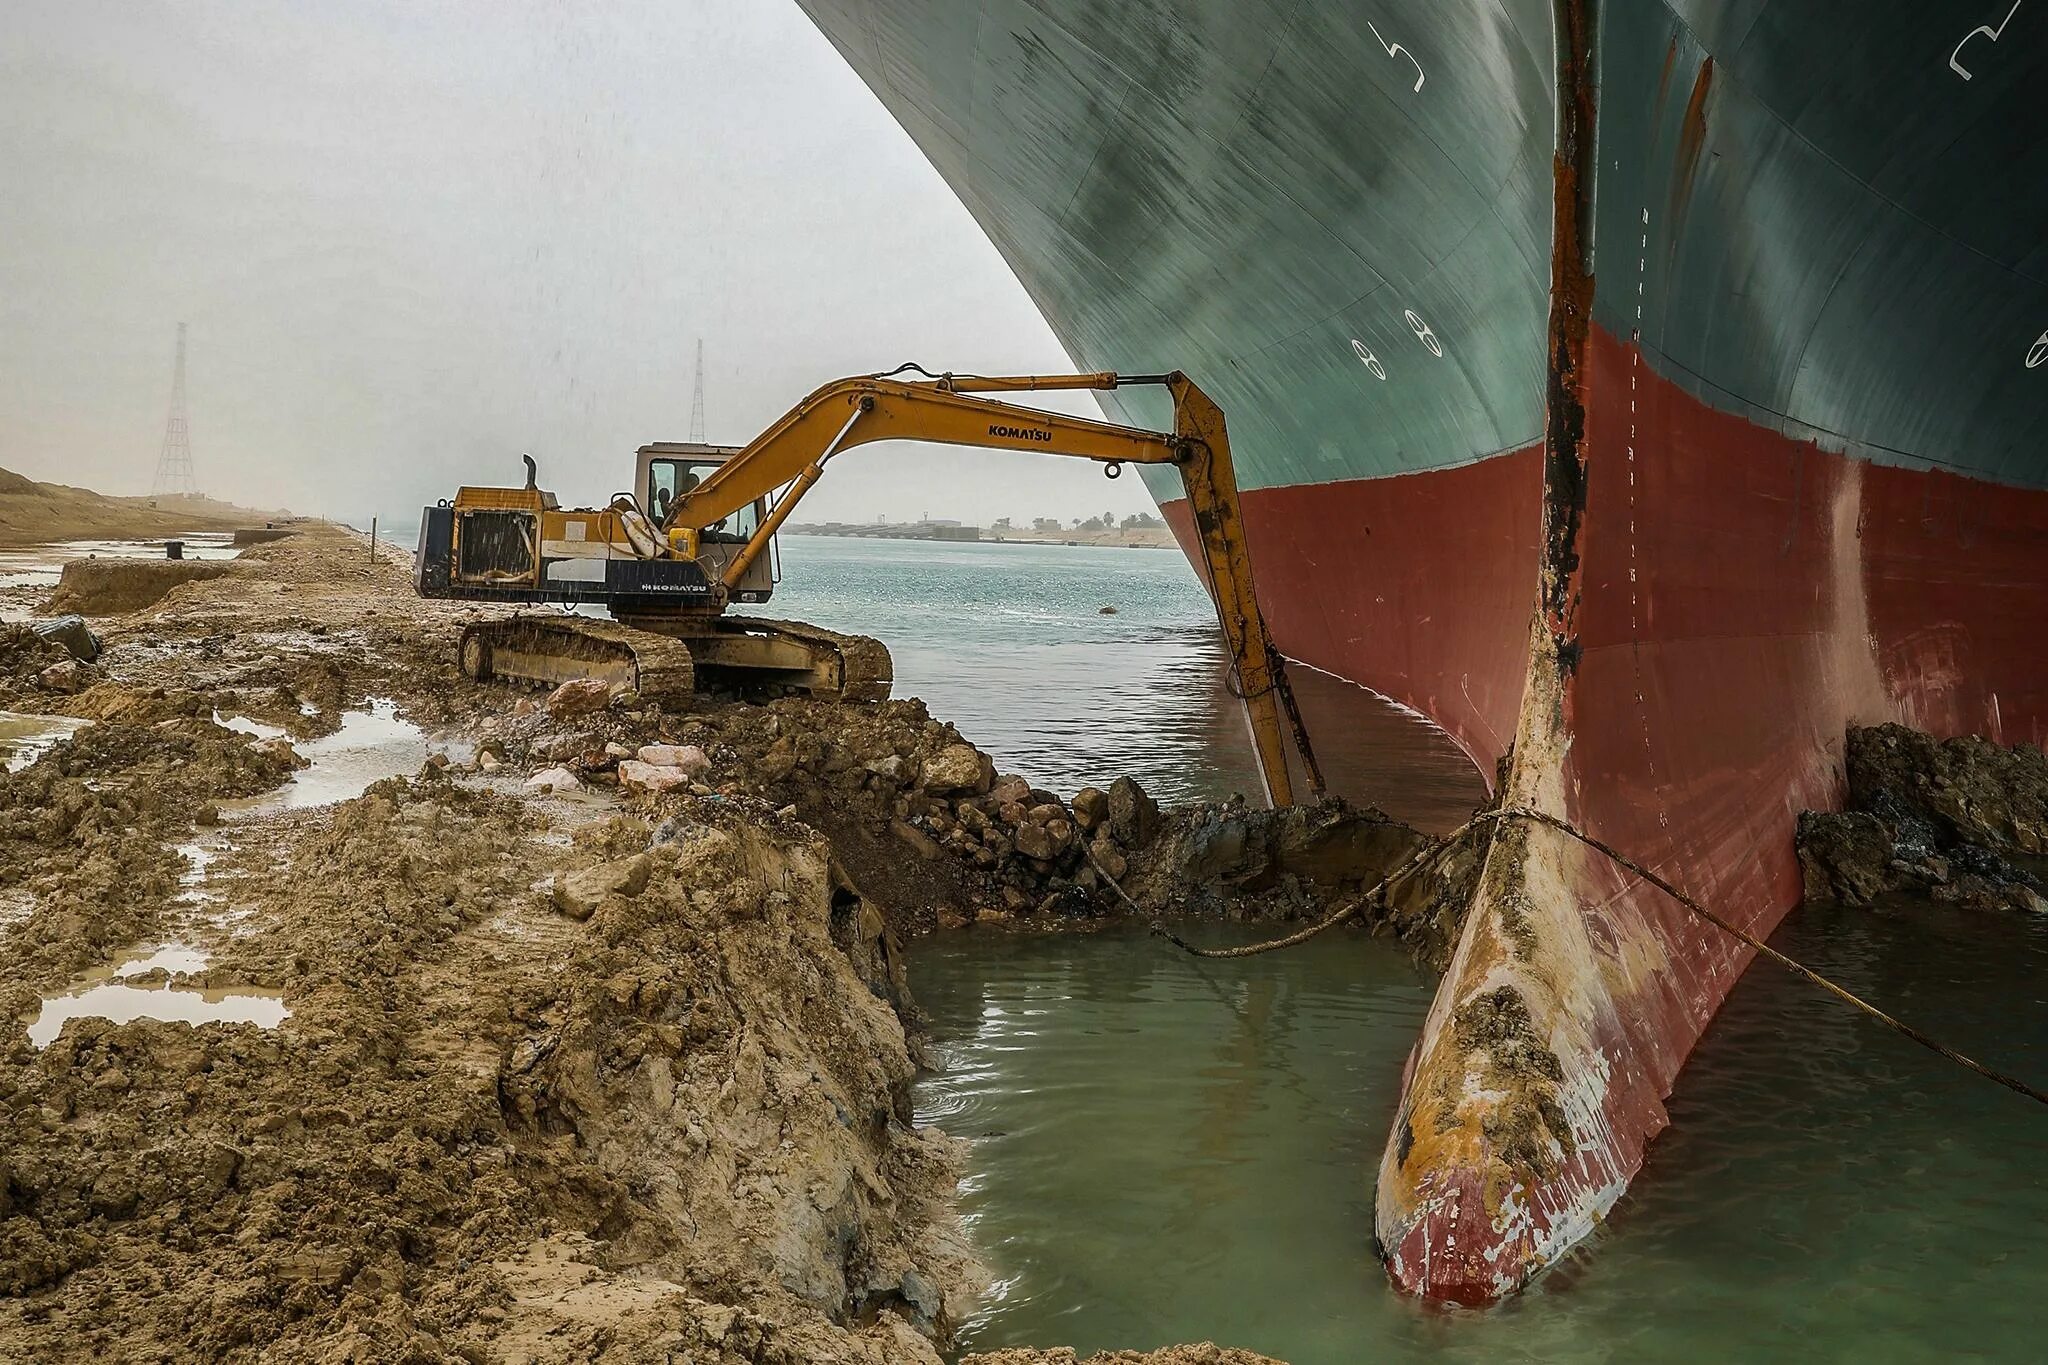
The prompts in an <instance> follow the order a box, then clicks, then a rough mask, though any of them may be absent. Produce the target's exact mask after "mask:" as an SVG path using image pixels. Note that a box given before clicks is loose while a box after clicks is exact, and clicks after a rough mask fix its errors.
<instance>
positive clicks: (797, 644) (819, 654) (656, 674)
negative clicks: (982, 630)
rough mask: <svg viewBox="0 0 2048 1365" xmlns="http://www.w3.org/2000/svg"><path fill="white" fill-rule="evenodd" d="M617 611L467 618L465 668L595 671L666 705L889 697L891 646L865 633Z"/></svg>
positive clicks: (475, 672)
mask: <svg viewBox="0 0 2048 1365" xmlns="http://www.w3.org/2000/svg"><path fill="white" fill-rule="evenodd" d="M613 615H614V619H613V620H611V621H603V620H599V619H596V618H594V617H589V616H577V615H572V614H571V613H568V612H562V611H537V612H521V613H519V614H518V615H516V616H508V617H503V618H501V619H499V620H495V621H477V622H473V623H471V624H470V625H468V626H466V627H464V628H463V632H462V646H461V664H462V672H463V675H464V676H465V677H468V678H470V679H472V680H474V681H476V682H492V681H499V682H523V683H529V684H533V685H535V686H541V687H556V686H559V685H560V684H562V683H565V682H568V681H570V680H571V679H574V678H598V679H601V680H603V681H604V682H607V683H610V684H611V685H612V686H613V687H614V688H617V689H619V690H621V691H630V692H637V693H639V694H640V695H641V696H642V697H644V698H646V699H647V700H649V701H658V702H660V703H661V704H662V705H663V706H665V707H668V708H670V709H680V708H682V707H684V706H686V705H688V703H689V700H690V698H691V697H692V696H693V695H695V694H696V693H699V692H707V693H722V694H728V695H732V696H743V697H762V696H784V695H789V694H793V693H802V694H804V695H807V696H812V697H818V698H822V699H826V700H834V701H886V700H888V697H889V687H890V684H891V683H892V682H893V681H894V674H893V670H892V665H891V663H890V659H889V650H888V647H887V646H886V645H884V644H883V643H882V642H881V641H880V640H875V639H871V638H869V637H868V636H865V635H842V634H840V633H839V632H837V631H831V630H825V629H823V628H822V627H819V626H812V625H806V624H805V623H803V622H801V621H771V620H768V619H767V618H765V617H757V616H702V615H690V616H681V615H675V614H669V613H660V612H655V613H641V614H636V613H632V612H626V611H618V612H614V613H613Z"/></svg>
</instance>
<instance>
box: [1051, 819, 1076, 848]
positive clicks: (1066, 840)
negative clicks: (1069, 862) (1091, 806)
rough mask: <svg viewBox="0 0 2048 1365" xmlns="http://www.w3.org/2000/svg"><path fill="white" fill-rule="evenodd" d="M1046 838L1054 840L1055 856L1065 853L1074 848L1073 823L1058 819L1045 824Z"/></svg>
mask: <svg viewBox="0 0 2048 1365" xmlns="http://www.w3.org/2000/svg"><path fill="white" fill-rule="evenodd" d="M1045 836H1046V838H1048V839H1050V840H1052V849H1053V853H1054V855H1055V856H1057V855H1058V854H1061V853H1065V852H1066V851H1067V850H1068V849H1070V848H1072V847H1073V846H1074V826H1073V823H1072V822H1071V821H1068V820H1062V819H1059V818H1057V817H1055V818H1053V819H1051V820H1048V821H1046V822H1045Z"/></svg>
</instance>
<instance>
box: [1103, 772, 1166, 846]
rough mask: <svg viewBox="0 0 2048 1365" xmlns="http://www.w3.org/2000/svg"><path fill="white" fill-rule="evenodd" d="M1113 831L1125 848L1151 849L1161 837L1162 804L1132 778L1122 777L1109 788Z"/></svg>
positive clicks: (1110, 819)
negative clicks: (1160, 818) (1160, 806)
mask: <svg viewBox="0 0 2048 1365" xmlns="http://www.w3.org/2000/svg"><path fill="white" fill-rule="evenodd" d="M1109 829H1110V832H1111V833H1112V834H1114V835H1116V838H1117V842H1118V843H1120V844H1122V845H1123V846H1124V847H1125V848H1130V849H1144V848H1148V847H1150V846H1151V843H1152V841H1153V839H1155V838H1157V837H1158V835H1159V803H1158V802H1156V801H1154V800H1153V799H1152V798H1151V797H1150V796H1148V795H1146V794H1145V789H1144V788H1143V787H1141V786H1139V785H1138V784H1137V782H1136V781H1135V780H1133V779H1132V778H1128V777H1119V778H1118V779H1117V780H1116V781H1114V782H1112V783H1110V784H1109Z"/></svg>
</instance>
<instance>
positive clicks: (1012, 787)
mask: <svg viewBox="0 0 2048 1365" xmlns="http://www.w3.org/2000/svg"><path fill="white" fill-rule="evenodd" d="M988 799H989V803H990V804H991V805H995V806H1010V805H1016V806H1028V805H1030V804H1031V783H1030V782H1028V781H1026V780H1025V779H1024V778H1021V777H1017V776H1014V775H1013V776H1010V777H1004V778H999V779H997V781H996V782H995V783H994V785H992V786H991V787H990V788H989V789H988Z"/></svg>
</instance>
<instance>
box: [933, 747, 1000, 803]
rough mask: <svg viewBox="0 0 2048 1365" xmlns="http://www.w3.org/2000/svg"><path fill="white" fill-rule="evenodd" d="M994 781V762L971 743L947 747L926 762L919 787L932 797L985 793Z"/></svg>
mask: <svg viewBox="0 0 2048 1365" xmlns="http://www.w3.org/2000/svg"><path fill="white" fill-rule="evenodd" d="M995 780H996V765H995V760H993V759H991V758H990V757H989V756H988V755H987V754H985V753H983V752H982V751H981V750H979V749H977V748H975V747H974V746H973V745H972V744H948V745H947V746H946V747H945V748H943V749H941V750H939V751H938V753H936V754H934V755H932V757H931V758H929V759H927V760H925V765H924V776H923V781H922V784H921V785H922V786H923V787H924V789H925V791H927V792H930V793H931V794H933V795H935V796H942V795H946V794H948V793H952V792H976V793H979V792H985V791H987V790H988V789H989V787H990V785H991V784H993V783H994V782H995Z"/></svg>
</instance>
